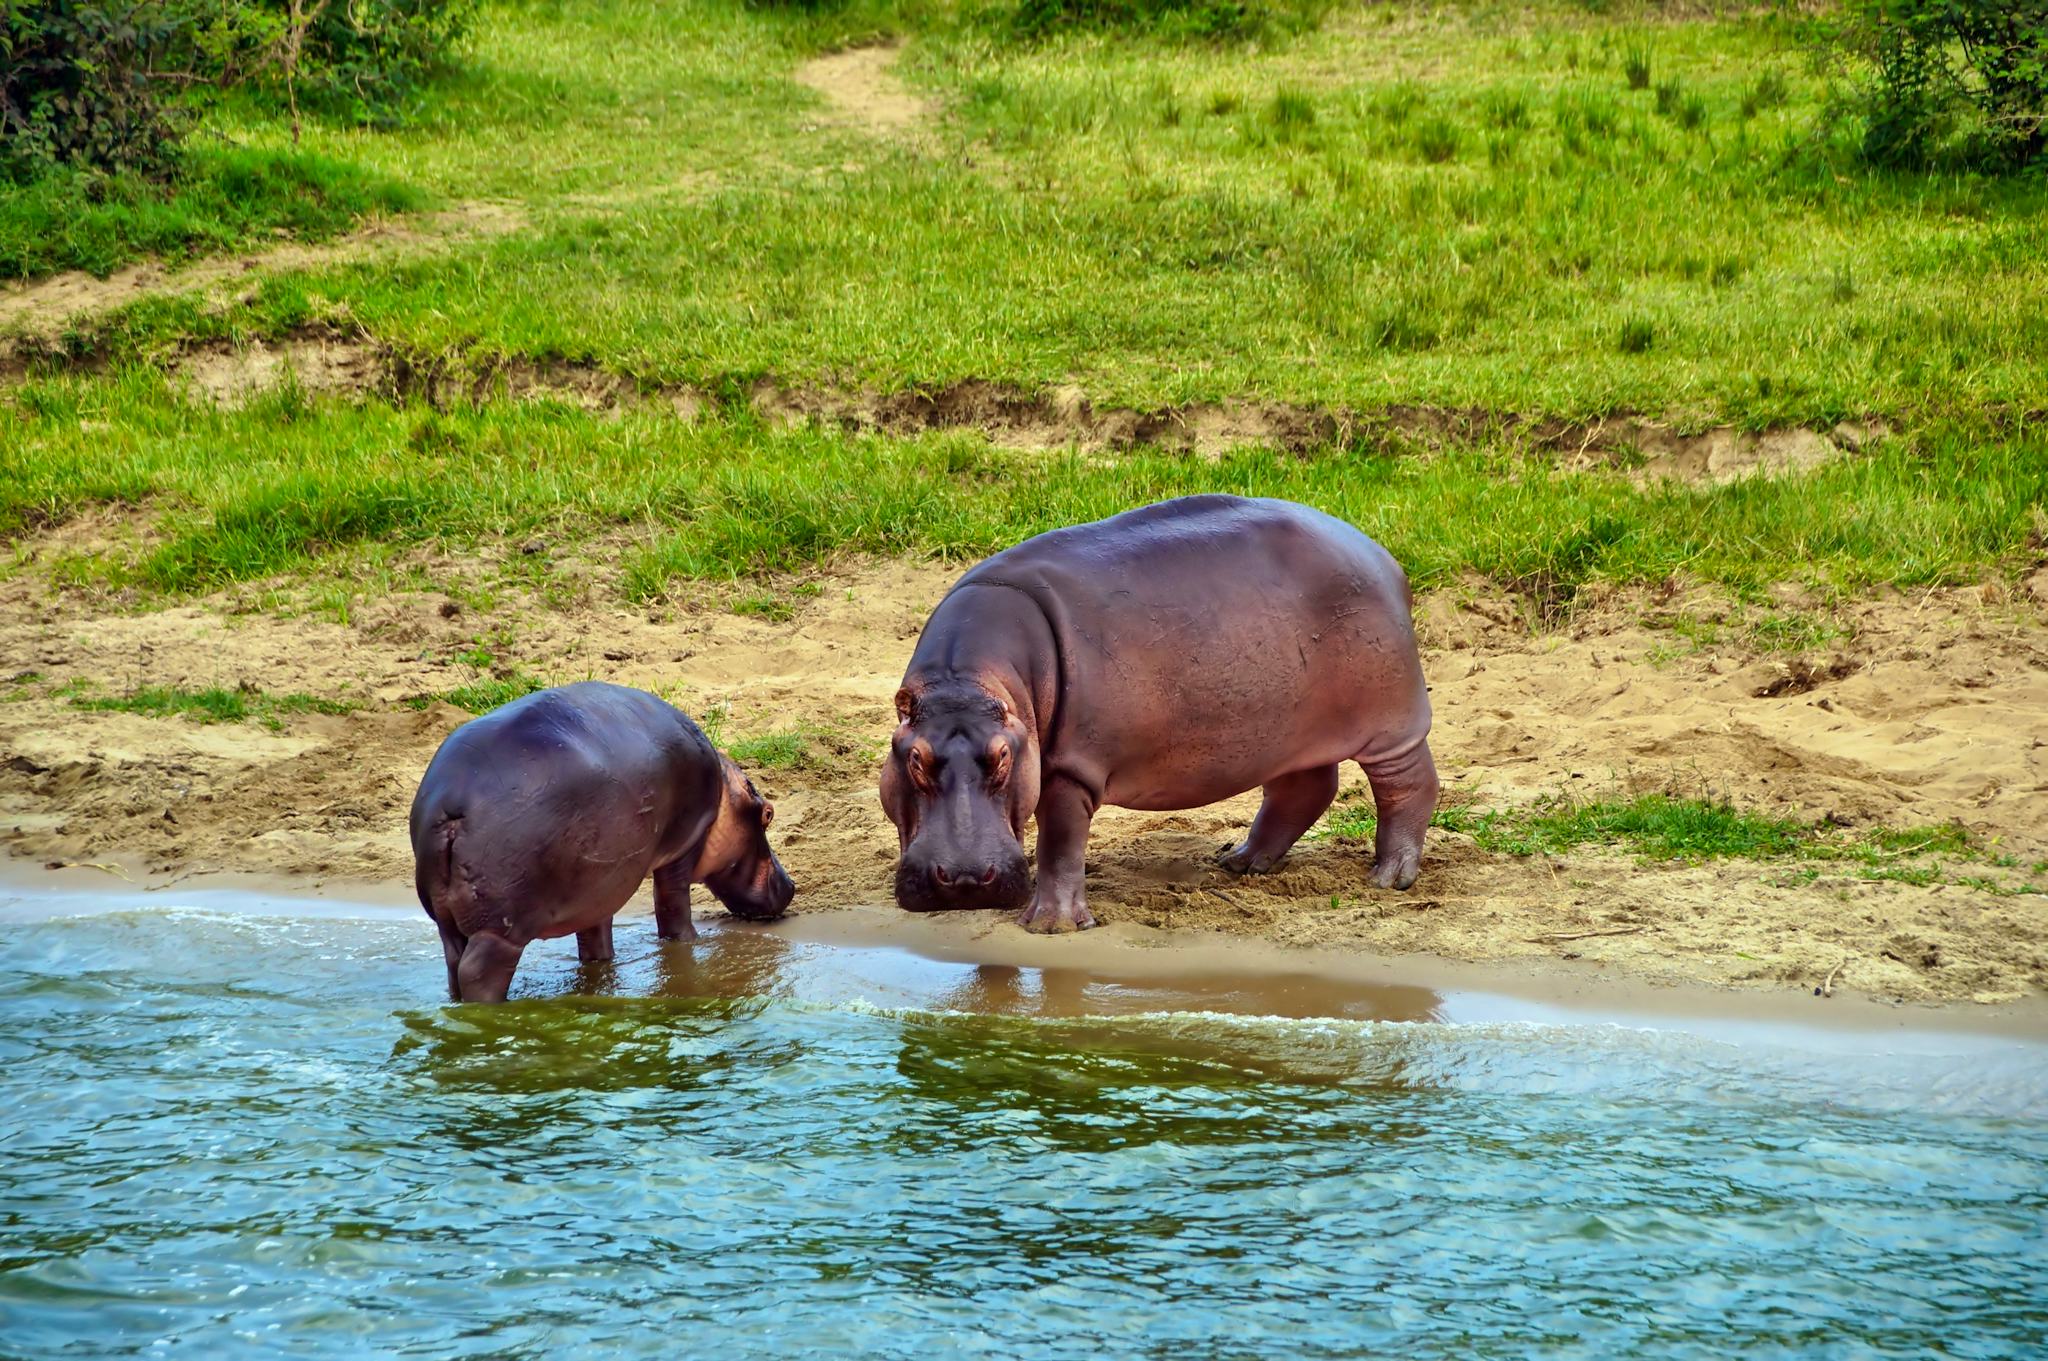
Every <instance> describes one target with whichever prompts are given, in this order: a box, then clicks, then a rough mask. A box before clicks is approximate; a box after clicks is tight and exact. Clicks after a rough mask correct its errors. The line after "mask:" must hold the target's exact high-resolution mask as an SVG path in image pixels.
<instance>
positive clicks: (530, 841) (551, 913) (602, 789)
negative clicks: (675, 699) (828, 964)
mask: <svg viewBox="0 0 2048 1361" xmlns="http://www.w3.org/2000/svg"><path fill="white" fill-rule="evenodd" d="M774 816H775V809H774V806H773V805H771V804H769V803H768V802H766V801H765V800H764V799H762V798H761V796H760V794H759V792H758V791H756V790H755V788H754V785H753V782H752V781H751V780H749V779H748V778H747V777H746V776H745V775H744V774H742V773H741V771H740V769H739V767H738V766H736V765H734V764H733V763H732V761H731V760H730V759H729V758H728V757H726V756H724V755H722V754H720V753H719V751H718V750H717V749H716V748H714V747H713V746H712V745H711V742H710V740H709V739H708V738H706V737H705V736H704V734H703V732H702V731H701V730H699V729H698V727H697V725H696V724H695V723H693V722H691V721H690V719H689V717H688V716H687V715H685V714H684V713H682V711H680V710H678V709H676V708H674V707H673V706H671V705H669V704H668V703H666V702H665V701H663V700H661V699H659V698H657V697H656V696H654V695H650V694H647V693H646V692H644V691H641V690H632V689H628V688H626V687H625V686H620V685H607V684H605V683H603V682H601V681H584V682H581V683H579V684H576V685H566V686H562V687H560V688H559V689H554V690H543V691H540V692H539V693H537V694H532V695H528V696H526V697H525V698H524V699H519V700H514V701H513V702H512V703H510V704H507V705H505V706H504V707H503V708H501V709H497V710H494V711H492V712H491V713H489V714H486V715H484V716H483V717H482V718H477V719H473V720H471V721H470V722H468V723H465V724H463V725H462V726H461V727H460V728H457V729H456V730H455V731H454V732H453V733H450V734H449V736H448V740H447V741H445V742H443V743H442V744H441V748H440V750H439V751H437V752H435V753H434V759H433V761H432V762H430V763H429V764H428V766H427V773H426V775H425V776H424V777H423V778H422V779H421V780H420V788H419V793H418V794H417V795H416V796H415V797H414V799H413V805H412V819H411V830H412V849H413V866H414V882H415V884H416V885H417V887H418V889H419V895H420V906H422V907H424V908H425V909H426V910H427V915H428V916H430V917H432V918H433V919H434V923H435V925H437V926H438V927H439V928H440V930H441V947H442V950H443V953H444V954H445V955H446V957H447V961H448V988H449V991H450V993H452V994H453V995H454V996H455V997H456V998H457V999H459V1000H461V1001H464V1002H502V1001H504V1000H505V993H506V991H507V989H509V988H510V987H511V984H512V974H513V971H514V970H515V969H517V968H518V966H519V956H520V952H521V951H523V950H524V949H525V948H526V946H527V945H528V944H529V943H530V942H532V941H535V940H540V939H547V938H552V937H556V936H567V935H574V936H575V937H576V949H577V954H578V955H579V957H580V958H582V959H585V960H600V959H610V958H611V957H612V918H613V916H615V915H616V914H617V913H618V910H619V909H620V908H622V907H624V906H625V905H626V903H627V901H628V900H629V899H631V898H632V896H633V894H634V893H635V892H637V891H638V890H639V888H640V885H641V884H642V883H643V882H644V881H645V880H646V879H647V876H648V875H650V874H651V875H653V876H654V920H655V929H656V931H657V932H658V933H659V934H660V936H661V937H662V939H664V940H692V939H695V937H696V934H697V931H696V927H695V926H693V925H692V924H691V921H690V885H691V884H693V883H700V884H703V885H704V886H705V887H707V888H709V889H710V890H711V891H712V893H713V894H715V895H716V896H717V897H718V899H719V900H720V901H721V902H723V903H724V904H725V905H726V907H728V908H729V909H731V911H732V912H733V913H734V914H735V915H736V916H740V917H747V918H751V919H754V920H767V919H770V918H773V917H779V916H781V915H782V914H783V912H785V911H787V910H788V907H789V902H790V899H791V898H792V897H793V896H795V893H796V887H795V885H793V884H792V883H791V882H790V880H789V876H788V875H787V874H785V873H783V871H782V865H781V864H780V863H779V862H778V861H777V860H776V858H775V852H774V851H773V850H771V849H770V848H769V846H768V835H767V833H768V824H769V823H770V821H771V820H773V818H774Z"/></svg>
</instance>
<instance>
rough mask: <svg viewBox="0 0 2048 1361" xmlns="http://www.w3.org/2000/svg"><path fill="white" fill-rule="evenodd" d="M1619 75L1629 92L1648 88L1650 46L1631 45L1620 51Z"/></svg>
mask: <svg viewBox="0 0 2048 1361" xmlns="http://www.w3.org/2000/svg"><path fill="white" fill-rule="evenodd" d="M1621 73H1622V76H1623V77H1624V78H1625V79H1626V80H1627V81H1628V87H1629V89H1631V90H1647V89H1649V88H1650V45H1649V44H1648V43H1647V42H1637V43H1631V44H1629V45H1628V46H1626V47H1624V48H1622V51H1621Z"/></svg>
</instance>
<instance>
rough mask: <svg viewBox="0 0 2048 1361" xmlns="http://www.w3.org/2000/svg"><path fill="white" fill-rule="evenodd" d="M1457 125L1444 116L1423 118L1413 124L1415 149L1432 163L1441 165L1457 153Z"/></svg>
mask: <svg viewBox="0 0 2048 1361" xmlns="http://www.w3.org/2000/svg"><path fill="white" fill-rule="evenodd" d="M1458 142H1459V137H1458V127H1457V125H1456V124H1455V123H1452V122H1451V121H1450V120H1449V119H1446V118H1441V117H1438V118H1425V119H1423V120H1422V122H1420V123H1418V124H1416V126H1415V150H1416V152H1417V153H1418V154H1420V155H1421V157H1422V159H1423V160H1425V161H1428V162H1429V163H1430V164H1432V165H1441V164H1442V163H1444V162H1445V161H1448V160H1452V159H1454V158H1455V157H1456V156H1457V154H1458Z"/></svg>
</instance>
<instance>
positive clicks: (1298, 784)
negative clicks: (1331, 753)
mask: <svg viewBox="0 0 2048 1361" xmlns="http://www.w3.org/2000/svg"><path fill="white" fill-rule="evenodd" d="M1336 797H1337V767H1336V766H1334V765H1328V766H1312V767H1310V768H1309V769H1307V770H1297V771H1295V772H1294V773H1293V774H1291V775H1282V776H1281V777H1280V778H1279V779H1277V780H1275V781H1273V782H1272V783H1271V784H1269V785H1267V786H1266V798H1265V801H1264V802H1263V803H1261V804H1260V805H1259V815H1258V816H1257V817H1255V818H1253V819H1252V829H1251V831H1249V832H1247V833H1245V838H1244V841H1243V842H1242V843H1241V844H1239V845H1236V846H1233V847H1231V848H1230V849H1229V850H1227V851H1225V852H1223V853H1222V854H1221V855H1219V856H1217V857H1216V860H1217V863H1218V864H1220V865H1222V866H1223V868H1225V869H1227V870H1229V871H1230V872H1231V873H1232V874H1264V873H1265V872H1266V871H1267V870H1269V869H1272V868H1273V866H1275V865H1277V864H1279V863H1280V861H1281V859H1282V858H1283V857H1285V856H1286V854H1287V852H1288V851H1289V850H1291V849H1293V846H1294V843H1295V842H1297V841H1299V840H1301V834H1302V833H1303V832H1306V831H1307V830H1308V829H1309V828H1311V827H1313V826H1315V824H1316V819H1317V818H1319V817H1321V816H1322V815H1323V813H1324V811H1325V810H1326V809H1328V808H1329V806H1330V801H1331V800H1332V799H1334V798H1336Z"/></svg>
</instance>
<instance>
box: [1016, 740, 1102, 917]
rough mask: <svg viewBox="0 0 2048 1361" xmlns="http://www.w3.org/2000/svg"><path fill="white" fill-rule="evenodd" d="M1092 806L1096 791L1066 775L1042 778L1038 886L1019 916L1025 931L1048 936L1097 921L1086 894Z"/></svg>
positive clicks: (1039, 797)
mask: <svg viewBox="0 0 2048 1361" xmlns="http://www.w3.org/2000/svg"><path fill="white" fill-rule="evenodd" d="M1095 806H1096V800H1095V796H1094V795H1092V794H1090V793H1089V792H1088V791H1087V790H1085V789H1083V788H1082V787H1081V786H1080V785H1078V784H1076V783H1074V781H1072V780H1070V779H1068V778H1067V777H1066V776H1064V775H1055V776H1053V777H1052V778H1051V779H1050V780H1047V781H1046V783H1045V788H1044V790H1043V791H1042V792H1041V793H1040V794H1039V796H1038V887H1037V888H1036V890H1034V891H1033V893H1032V895H1031V904H1030V906H1028V907H1026V908H1025V909H1024V911H1023V912H1022V913H1020V914H1019V915H1018V917H1017V924H1018V925H1019V926H1021V927H1023V928H1024V929H1025V930H1026V931H1032V932H1036V933H1038V934H1040V935H1050V934H1054V933H1057V932H1061V931H1086V930H1087V929H1088V928H1089V927H1091V926H1093V925H1095V917H1094V914H1093V913H1091V912H1089V910H1088V898H1087V893H1086V883H1087V866H1088V824H1089V823H1090V822H1092V821H1094V818H1095Z"/></svg>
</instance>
